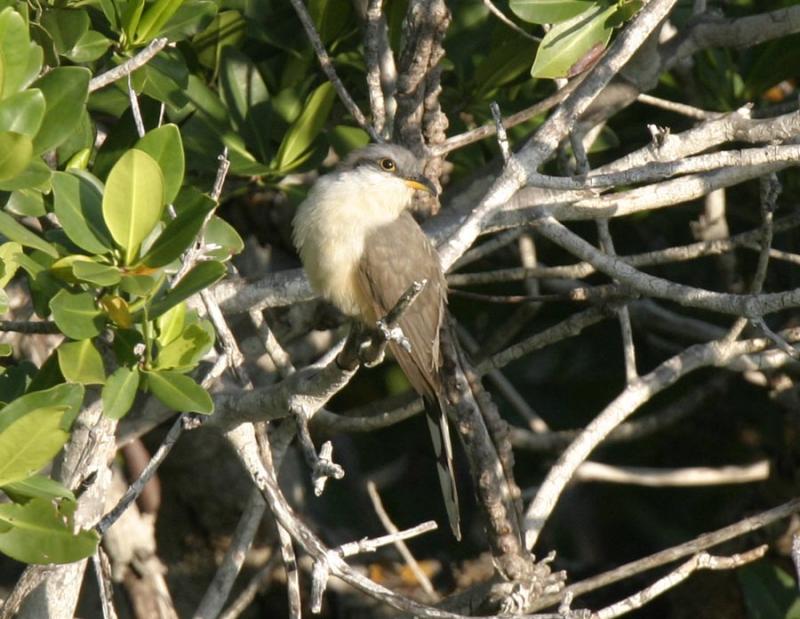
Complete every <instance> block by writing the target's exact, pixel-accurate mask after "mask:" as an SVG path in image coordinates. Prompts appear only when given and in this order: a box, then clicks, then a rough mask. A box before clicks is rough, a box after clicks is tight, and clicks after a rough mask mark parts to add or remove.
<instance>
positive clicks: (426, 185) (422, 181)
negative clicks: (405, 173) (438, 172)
mask: <svg viewBox="0 0 800 619" xmlns="http://www.w3.org/2000/svg"><path fill="white" fill-rule="evenodd" d="M403 180H405V183H406V185H408V186H409V187H411V189H417V190H419V191H425V192H427V193H429V194H431V195H432V196H434V197H436V196H437V195H439V192H438V191H436V186H435V185H434V184H433V183H432V182H431V181H430V180H428V179H427V178H425V177H424V176H422V175H421V174H420V175H419V176H412V177H411V178H406V179H403Z"/></svg>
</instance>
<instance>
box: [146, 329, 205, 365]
mask: <svg viewBox="0 0 800 619" xmlns="http://www.w3.org/2000/svg"><path fill="white" fill-rule="evenodd" d="M204 327H205V328H204ZM209 327H210V325H209V324H208V323H207V322H205V321H204V322H202V323H195V324H191V325H189V326H188V327H186V329H184V331H183V332H182V333H181V334H180V335H179V336H178V337H177V338H175V339H173V340H172V341H171V342H170V343H169V344H167V345H165V346H164V347H162V348H161V350H159V351H158V355H157V356H156V361H155V367H156V368H158V369H161V370H176V371H178V372H188V371H189V370H192V369H194V367H195V366H196V365H197V363H198V362H199V361H200V359H201V358H202V357H203V355H205V354H206V353H207V352H208V351H209V349H210V348H211V347H212V346H213V345H214V336H213V329H212V328H209Z"/></svg>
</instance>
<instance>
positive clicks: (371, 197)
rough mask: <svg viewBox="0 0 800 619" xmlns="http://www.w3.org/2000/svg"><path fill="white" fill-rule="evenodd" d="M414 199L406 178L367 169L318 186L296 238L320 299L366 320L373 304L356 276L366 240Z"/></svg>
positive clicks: (300, 213)
mask: <svg viewBox="0 0 800 619" xmlns="http://www.w3.org/2000/svg"><path fill="white" fill-rule="evenodd" d="M412 195H413V191H412V190H411V189H409V188H408V187H407V186H406V185H405V183H404V181H403V180H402V179H399V178H396V177H391V176H387V175H386V174H381V173H379V172H376V171H373V170H370V169H368V168H365V169H359V168H357V169H355V170H348V171H343V172H338V173H334V174H329V175H327V176H323V177H321V178H320V179H319V180H318V181H317V182H316V183H315V185H314V186H313V187H312V189H311V191H310V192H309V194H308V196H307V197H306V199H305V200H304V201H303V203H302V204H301V205H300V206H299V207H298V210H297V214H296V215H295V218H294V234H293V238H294V243H295V246H296V247H297V249H298V251H299V252H300V258H301V260H302V261H303V266H304V267H305V270H306V273H307V274H308V278H309V281H310V282H311V286H312V288H314V290H315V291H316V292H317V293H318V294H319V295H320V296H322V297H323V298H324V299H327V300H328V301H330V302H331V303H333V304H334V305H335V306H336V307H338V308H339V309H340V310H341V311H342V312H344V313H345V314H347V315H349V316H361V317H363V316H364V314H365V312H367V309H366V306H367V305H368V300H367V299H365V297H364V293H363V292H362V291H361V289H360V287H359V284H358V274H357V269H358V263H359V260H360V259H361V255H362V253H363V251H364V239H365V237H366V235H367V234H368V233H369V232H370V231H371V230H373V229H375V228H377V227H379V226H383V225H386V224H388V223H391V222H392V221H394V220H395V219H397V217H398V215H400V213H401V212H402V211H403V209H405V208H406V206H407V205H408V203H409V202H410V200H411V196H412ZM387 266H390V265H387Z"/></svg>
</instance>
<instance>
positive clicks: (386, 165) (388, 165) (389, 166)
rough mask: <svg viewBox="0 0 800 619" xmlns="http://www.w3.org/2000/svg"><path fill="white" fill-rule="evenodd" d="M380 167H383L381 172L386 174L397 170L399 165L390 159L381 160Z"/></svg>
mask: <svg viewBox="0 0 800 619" xmlns="http://www.w3.org/2000/svg"><path fill="white" fill-rule="evenodd" d="M378 165H379V166H381V170H384V171H386V172H394V171H395V170H396V169H397V164H395V162H394V161H392V160H391V159H389V158H388V157H385V158H383V159H381V160H380V161H379V162H378Z"/></svg>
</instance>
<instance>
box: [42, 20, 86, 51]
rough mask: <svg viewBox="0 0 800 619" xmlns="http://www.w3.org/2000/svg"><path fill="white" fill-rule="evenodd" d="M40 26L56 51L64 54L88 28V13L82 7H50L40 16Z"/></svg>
mask: <svg viewBox="0 0 800 619" xmlns="http://www.w3.org/2000/svg"><path fill="white" fill-rule="evenodd" d="M42 26H43V27H44V29H45V30H47V33H48V34H49V35H50V38H51V39H52V41H53V46H54V47H55V50H56V53H57V54H59V55H64V54H66V52H68V51H69V50H71V49H72V48H73V47H74V46H75V45H76V44H77V43H78V41H79V40H80V38H81V37H82V36H83V35H84V34H86V32H87V31H88V30H89V14H88V13H87V12H86V11H85V10H83V9H50V10H48V11H45V12H44V15H43V16H42Z"/></svg>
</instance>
